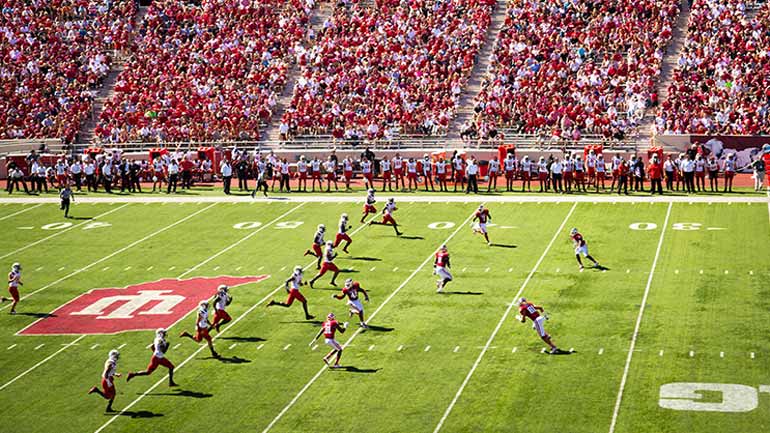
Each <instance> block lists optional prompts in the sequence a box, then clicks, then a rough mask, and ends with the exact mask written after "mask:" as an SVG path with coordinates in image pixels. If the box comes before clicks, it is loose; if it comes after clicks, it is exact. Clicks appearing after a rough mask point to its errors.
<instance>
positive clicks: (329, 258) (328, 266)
mask: <svg viewBox="0 0 770 433" xmlns="http://www.w3.org/2000/svg"><path fill="white" fill-rule="evenodd" d="M323 257H324V262H323V264H322V265H321V270H319V271H318V274H317V275H316V276H315V277H313V279H311V280H310V287H311V288H313V283H315V282H316V281H317V280H318V279H319V278H321V277H323V275H324V274H325V273H326V272H328V271H332V272H334V275H332V281H331V285H332V286H337V283H335V280H336V279H337V275H339V273H340V270H339V268H338V267H337V265H335V264H334V259H335V258H337V253H335V252H334V244H332V241H327V242H326V251H324V256H323Z"/></svg>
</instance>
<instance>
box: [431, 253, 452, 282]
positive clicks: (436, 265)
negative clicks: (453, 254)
mask: <svg viewBox="0 0 770 433" xmlns="http://www.w3.org/2000/svg"><path fill="white" fill-rule="evenodd" d="M450 267H451V265H450V264H449V252H448V251H447V247H446V245H441V248H439V249H438V251H437V252H436V260H435V261H434V262H433V274H434V275H438V277H439V279H438V280H437V281H436V292H437V293H441V292H443V291H444V287H445V286H446V285H447V284H448V283H449V282H450V281H452V273H451V272H449V268H450Z"/></svg>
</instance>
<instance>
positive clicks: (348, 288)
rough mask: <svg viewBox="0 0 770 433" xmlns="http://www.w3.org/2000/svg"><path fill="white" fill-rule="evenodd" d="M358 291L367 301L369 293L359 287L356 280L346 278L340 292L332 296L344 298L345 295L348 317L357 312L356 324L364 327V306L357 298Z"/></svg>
mask: <svg viewBox="0 0 770 433" xmlns="http://www.w3.org/2000/svg"><path fill="white" fill-rule="evenodd" d="M359 293H363V295H364V299H365V300H366V302H369V294H368V293H366V290H364V289H363V288H362V287H361V285H360V284H359V283H358V281H353V279H352V278H348V279H347V280H345V287H343V288H342V293H341V294H337V295H332V297H333V298H334V299H345V297H347V298H348V306H349V307H350V317H353V315H354V314H357V315H358V319H359V322H358V325H359V326H360V327H362V328H364V329H366V328H367V326H366V320H364V306H363V305H362V304H361V299H359V296H358V294H359Z"/></svg>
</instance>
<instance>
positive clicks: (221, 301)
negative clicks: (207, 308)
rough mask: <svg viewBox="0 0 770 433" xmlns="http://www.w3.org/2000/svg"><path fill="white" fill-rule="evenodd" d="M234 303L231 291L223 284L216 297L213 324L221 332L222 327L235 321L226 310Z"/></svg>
mask: <svg viewBox="0 0 770 433" xmlns="http://www.w3.org/2000/svg"><path fill="white" fill-rule="evenodd" d="M231 302H233V297H232V296H230V289H229V288H228V287H227V286H226V285H224V284H222V285H221V286H219V287H218V288H217V294H216V295H214V321H213V322H211V326H212V327H213V328H215V329H216V330H217V332H219V328H220V327H221V326H222V325H226V324H228V323H230V321H231V320H233V318H232V317H230V315H229V314H227V311H225V308H227V306H228V305H230V303H231Z"/></svg>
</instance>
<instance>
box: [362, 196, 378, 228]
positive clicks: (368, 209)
mask: <svg viewBox="0 0 770 433" xmlns="http://www.w3.org/2000/svg"><path fill="white" fill-rule="evenodd" d="M375 203H377V199H375V198H374V188H370V189H369V191H367V192H366V203H365V204H364V212H363V215H361V224H363V223H364V220H365V219H366V217H367V216H369V214H370V213H372V214H374V213H377V208H376V207H374V204H375Z"/></svg>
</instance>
